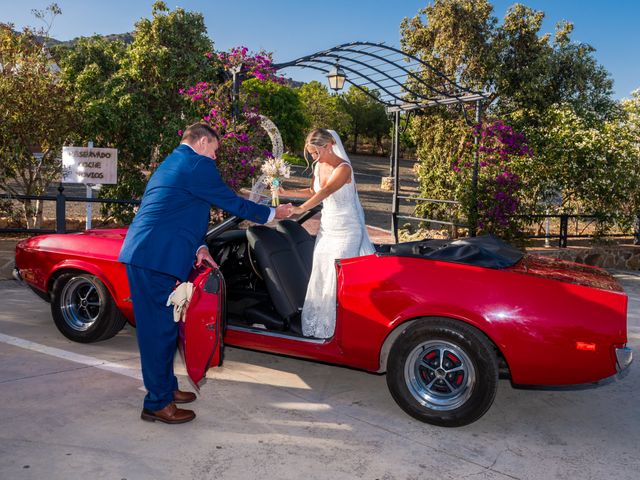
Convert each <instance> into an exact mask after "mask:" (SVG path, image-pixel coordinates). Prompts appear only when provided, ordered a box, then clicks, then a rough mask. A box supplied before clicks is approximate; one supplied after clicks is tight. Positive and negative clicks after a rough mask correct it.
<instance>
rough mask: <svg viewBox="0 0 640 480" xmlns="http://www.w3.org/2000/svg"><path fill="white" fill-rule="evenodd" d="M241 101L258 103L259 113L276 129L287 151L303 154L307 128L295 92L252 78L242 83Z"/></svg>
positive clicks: (281, 85)
mask: <svg viewBox="0 0 640 480" xmlns="http://www.w3.org/2000/svg"><path fill="white" fill-rule="evenodd" d="M241 99H242V101H243V103H248V104H253V103H257V104H258V105H259V107H260V112H261V113H262V114H263V115H266V116H267V117H269V118H270V119H271V120H272V121H273V122H274V123H275V124H276V125H277V126H278V129H279V130H280V134H281V135H282V141H283V142H284V145H285V148H286V149H287V150H289V151H300V150H302V147H303V144H304V135H305V132H306V130H307V128H308V126H309V124H308V122H307V117H306V116H305V114H304V110H303V104H302V102H301V99H300V95H299V93H298V91H297V90H294V89H293V88H291V87H289V86H288V85H284V84H282V83H278V82H274V81H270V80H265V81H263V80H261V79H259V78H252V79H249V80H247V81H245V82H243V83H242V87H241Z"/></svg>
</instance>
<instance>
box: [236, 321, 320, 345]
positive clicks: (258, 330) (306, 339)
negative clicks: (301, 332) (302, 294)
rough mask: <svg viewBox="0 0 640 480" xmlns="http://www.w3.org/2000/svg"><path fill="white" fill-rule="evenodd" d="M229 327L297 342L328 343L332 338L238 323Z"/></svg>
mask: <svg viewBox="0 0 640 480" xmlns="http://www.w3.org/2000/svg"><path fill="white" fill-rule="evenodd" d="M227 329H228V330H235V331H237V332H245V333H255V334H257V335H264V336H265V337H276V338H286V339H287V340H295V341H296V342H305V343H315V344H318V345H322V344H323V343H327V342H328V341H330V340H331V339H326V338H309V337H298V336H294V335H286V334H284V333H276V332H270V331H268V330H262V329H261V328H251V327H239V326H237V325H227Z"/></svg>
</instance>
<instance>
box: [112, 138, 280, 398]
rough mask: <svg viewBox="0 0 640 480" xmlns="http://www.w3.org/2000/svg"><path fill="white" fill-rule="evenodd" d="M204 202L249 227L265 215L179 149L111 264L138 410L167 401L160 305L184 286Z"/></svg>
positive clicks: (164, 320)
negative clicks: (117, 279) (138, 383)
mask: <svg viewBox="0 0 640 480" xmlns="http://www.w3.org/2000/svg"><path fill="white" fill-rule="evenodd" d="M211 205H215V206H216V207H218V208H221V209H223V210H225V211H227V212H229V213H231V214H233V215H237V216H239V217H241V218H245V219H247V220H252V221H254V222H257V223H266V222H267V220H268V219H269V215H270V213H271V211H270V209H269V208H268V207H265V206H263V205H258V204H256V203H254V202H250V201H248V200H245V199H243V198H241V197H239V196H238V195H236V194H235V193H234V192H233V191H232V190H231V189H230V188H229V187H228V186H227V185H226V184H225V183H224V181H223V180H222V177H221V176H220V173H219V172H218V168H217V167H216V164H215V161H213V160H212V159H210V158H208V157H205V156H202V155H199V154H197V153H196V152H195V151H194V150H193V149H192V148H191V147H189V146H188V145H185V144H181V145H180V146H179V147H178V148H176V149H175V150H174V151H173V152H172V153H171V154H170V155H169V156H168V157H167V158H166V159H165V160H164V162H162V164H161V165H160V166H159V167H158V169H157V170H156V171H155V172H154V174H153V175H152V176H151V179H150V180H149V183H148V184H147V188H146V190H145V192H144V196H143V197H142V203H141V205H140V209H139V210H138V212H137V214H136V216H135V218H134V219H133V222H132V223H131V226H130V227H129V230H128V232H127V236H126V238H125V240H124V243H123V245H122V250H121V251H120V255H119V257H118V260H119V261H120V262H122V263H125V264H126V265H127V276H128V279H129V287H130V290H131V300H132V302H133V311H134V315H135V319H136V327H137V337H138V345H139V347H140V360H141V363H142V375H143V379H144V384H145V387H146V389H147V391H148V393H147V396H146V397H145V401H144V407H145V408H147V409H149V410H153V411H155V410H160V409H162V408H164V407H165V406H166V405H168V404H169V403H170V402H171V401H172V400H173V392H174V390H177V388H178V384H177V380H176V378H175V376H174V374H173V357H174V354H175V348H176V341H177V335H178V326H177V324H176V323H175V322H174V321H173V315H172V310H171V308H170V307H167V306H166V304H165V303H166V300H167V297H168V296H169V294H170V293H171V291H172V289H173V287H174V286H175V284H176V281H177V280H180V281H185V280H186V279H187V277H188V275H189V272H190V271H191V268H192V266H193V263H194V260H195V254H196V250H197V248H198V247H199V246H200V245H202V244H203V242H204V237H205V234H206V232H207V227H208V224H209V212H210V209H211Z"/></svg>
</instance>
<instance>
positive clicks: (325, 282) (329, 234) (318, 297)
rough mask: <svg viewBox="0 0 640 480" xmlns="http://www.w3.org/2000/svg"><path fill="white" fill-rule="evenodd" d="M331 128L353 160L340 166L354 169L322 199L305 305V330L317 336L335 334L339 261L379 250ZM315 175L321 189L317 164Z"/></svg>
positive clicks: (339, 153) (303, 331) (334, 148)
mask: <svg viewBox="0 0 640 480" xmlns="http://www.w3.org/2000/svg"><path fill="white" fill-rule="evenodd" d="M330 132H331V135H333V137H334V139H335V140H336V144H335V145H334V146H333V151H334V153H335V154H336V155H338V156H339V157H340V158H342V159H343V160H344V162H346V163H348V164H349V166H347V167H340V168H349V169H350V170H351V182H350V183H345V184H344V185H343V186H342V187H340V189H339V190H337V191H335V192H333V193H332V194H331V195H329V196H328V197H327V198H325V199H324V200H323V202H322V218H321V220H320V229H319V231H318V236H317V238H316V244H315V249H314V251H313V266H312V269H311V277H310V279H309V285H308V286H307V294H306V297H305V300H304V306H303V307H302V333H303V335H305V336H307V337H316V338H329V337H331V336H333V332H334V330H335V326H336V269H335V261H336V260H337V259H341V258H351V257H357V256H359V255H369V254H372V253H373V252H374V251H375V249H374V248H373V245H372V244H371V240H369V235H368V233H367V228H366V226H365V223H364V212H363V210H362V206H361V205H360V201H359V200H358V193H357V191H356V183H355V179H354V176H353V170H352V169H351V162H350V161H349V157H348V156H347V154H346V152H345V151H344V147H343V146H342V142H341V141H340V137H339V136H338V134H337V133H336V132H334V131H333V130H330ZM334 172H335V170H334ZM314 175H315V180H314V185H313V189H314V190H315V191H318V190H319V189H320V179H319V176H318V165H317V164H316V167H315V169H314ZM332 175H333V172H332Z"/></svg>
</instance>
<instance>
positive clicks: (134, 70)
mask: <svg viewBox="0 0 640 480" xmlns="http://www.w3.org/2000/svg"><path fill="white" fill-rule="evenodd" d="M133 38H134V39H133V42H132V43H131V44H130V45H125V44H123V43H122V42H109V41H106V40H104V39H102V38H97V37H96V38H90V39H81V40H80V41H79V42H78V44H77V45H75V46H74V47H71V48H66V49H60V50H59V51H58V52H57V55H58V58H59V60H58V61H59V64H60V68H61V83H62V85H64V86H65V87H66V88H67V89H68V90H69V92H71V95H72V99H73V103H74V107H75V109H76V111H77V112H78V113H79V114H80V115H81V117H82V119H83V122H82V125H81V126H80V128H79V129H78V130H77V135H76V138H75V139H74V141H75V142H78V143H80V144H84V143H86V142H87V141H90V140H92V141H93V142H94V144H95V145H96V146H101V147H113V148H118V177H119V180H118V184H117V185H114V186H108V187H106V188H105V189H104V195H105V196H110V197H116V198H137V197H139V196H141V195H142V193H143V191H144V187H145V185H146V176H145V172H148V170H149V169H150V168H153V166H154V165H156V164H157V163H158V162H160V161H161V160H162V159H163V158H164V157H165V156H166V155H167V154H168V153H169V152H170V151H171V150H173V149H174V148H175V147H176V145H177V143H178V142H179V140H180V137H179V136H178V134H177V132H178V130H179V129H180V128H183V126H184V124H185V122H186V120H185V119H187V118H193V117H195V116H196V114H195V111H194V110H192V107H191V105H190V104H189V102H187V101H185V99H184V98H183V97H182V96H181V95H180V94H179V89H180V88H181V87H184V86H186V85H190V84H195V83H196V82H197V81H198V80H199V79H201V78H209V79H211V80H212V81H214V82H215V81H216V79H217V78H218V76H219V68H218V67H217V65H216V63H215V62H211V61H210V60H209V59H208V58H207V57H206V56H205V55H206V54H207V52H210V51H211V49H212V47H213V45H212V43H211V41H210V40H209V38H208V37H207V35H206V28H205V26H204V19H203V17H202V15H201V14H199V13H194V12H187V11H185V10H183V9H181V8H176V9H175V10H173V11H171V10H169V9H168V8H167V6H166V5H165V4H164V2H160V1H158V2H156V3H154V5H153V8H152V18H151V19H145V18H143V19H141V20H140V21H138V22H137V23H136V25H135V31H134V33H133ZM218 65H219V64H218ZM105 210H107V212H109V213H112V214H115V215H117V216H118V217H120V218H121V219H123V220H128V219H129V218H131V216H132V209H131V208H126V207H121V206H113V207H107V208H106V209H105Z"/></svg>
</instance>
